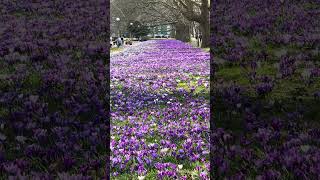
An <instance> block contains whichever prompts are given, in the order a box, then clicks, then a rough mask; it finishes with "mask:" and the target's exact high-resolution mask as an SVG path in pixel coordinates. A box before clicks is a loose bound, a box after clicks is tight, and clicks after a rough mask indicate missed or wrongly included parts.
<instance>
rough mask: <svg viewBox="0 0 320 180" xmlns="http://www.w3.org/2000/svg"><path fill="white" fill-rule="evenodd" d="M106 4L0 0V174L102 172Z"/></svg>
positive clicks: (57, 176) (104, 156)
mask: <svg viewBox="0 0 320 180" xmlns="http://www.w3.org/2000/svg"><path fill="white" fill-rule="evenodd" d="M108 7H109V3H108V2H107V1H104V0H94V1H92V0H89V1H82V0H56V1H51V0H41V1H27V0H21V1H6V0H4V1H0V11H1V13H0V14H1V15H0V179H45V180H46V179H48V180H50V179H93V178H98V179H101V178H103V177H106V176H107V174H106V159H107V157H108V156H107V148H106V139H107V137H108V136H109V134H108V127H107V115H108V113H107V108H106V107H108V104H109V102H108V100H107V98H108V97H107V95H108V91H107V87H108V86H107V79H108V78H106V77H108V71H107V69H108V67H107V66H105V64H104V62H106V61H107V58H108V46H107V45H108V44H109V42H108V27H109V22H108V16H109V12H108ZM107 103H108V104H107Z"/></svg>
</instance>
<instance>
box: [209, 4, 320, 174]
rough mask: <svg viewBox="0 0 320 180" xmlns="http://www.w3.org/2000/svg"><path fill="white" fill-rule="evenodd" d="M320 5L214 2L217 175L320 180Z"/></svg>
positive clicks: (212, 29)
mask: <svg viewBox="0 0 320 180" xmlns="http://www.w3.org/2000/svg"><path fill="white" fill-rule="evenodd" d="M319 8H320V4H319V1H316V0H301V1H293V0H292V1H291V0H290V1H289V0H288V1H287V0H284V1H283V3H281V1H260V0H241V1H233V0H228V1H220V2H216V4H215V6H212V11H211V12H212V13H211V36H212V40H211V42H212V46H211V57H212V59H213V60H212V67H213V70H214V74H213V76H212V79H211V83H212V84H211V85H212V86H211V87H212V89H211V90H212V96H211V97H212V99H213V100H212V103H213V112H212V113H213V114H214V116H213V117H212V119H213V121H214V124H215V127H214V130H213V131H212V132H211V142H212V144H211V150H212V151H211V153H212V155H213V164H212V169H213V173H214V175H213V177H215V178H216V179H223V178H227V179H319V178H320V176H319V175H320V173H319V172H320V141H319V140H320V139H319V138H320V130H319V127H320V126H319V125H320V122H319V119H320V114H319V112H320V102H319V97H320V93H319V92H320V73H319V72H320V64H319V60H320V51H319V49H320V46H319V45H320V12H319Z"/></svg>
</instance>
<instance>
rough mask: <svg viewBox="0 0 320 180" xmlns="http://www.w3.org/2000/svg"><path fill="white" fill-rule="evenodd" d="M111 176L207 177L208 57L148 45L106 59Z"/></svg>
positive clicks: (181, 47)
mask: <svg viewBox="0 0 320 180" xmlns="http://www.w3.org/2000/svg"><path fill="white" fill-rule="evenodd" d="M110 67H111V68H110V71H111V109H112V110H111V151H112V153H111V173H112V174H111V176H112V178H114V179H131V178H134V179H137V178H141V179H168V178H169V179H177V178H178V179H187V178H188V177H189V178H190V177H192V178H200V179H208V178H209V171H208V170H209V169H208V168H209V53H208V52H204V51H202V50H201V49H199V48H193V47H191V46H190V45H187V44H185V43H182V42H180V41H176V40H158V41H157V40H150V41H146V42H143V43H140V44H138V45H136V46H133V47H130V48H129V49H127V50H125V51H123V52H121V53H117V54H115V55H111V65H110Z"/></svg>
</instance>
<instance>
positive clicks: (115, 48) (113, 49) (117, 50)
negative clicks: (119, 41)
mask: <svg viewBox="0 0 320 180" xmlns="http://www.w3.org/2000/svg"><path fill="white" fill-rule="evenodd" d="M122 50H123V48H117V47H113V48H111V49H110V53H114V52H120V51H122Z"/></svg>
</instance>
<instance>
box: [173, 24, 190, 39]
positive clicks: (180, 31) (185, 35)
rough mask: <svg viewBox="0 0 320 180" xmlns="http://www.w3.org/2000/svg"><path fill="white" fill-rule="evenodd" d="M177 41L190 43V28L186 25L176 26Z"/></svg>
mask: <svg viewBox="0 0 320 180" xmlns="http://www.w3.org/2000/svg"><path fill="white" fill-rule="evenodd" d="M176 39H177V40H180V41H183V42H189V41H190V31H189V26H188V25H185V24H180V23H179V24H176Z"/></svg>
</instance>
